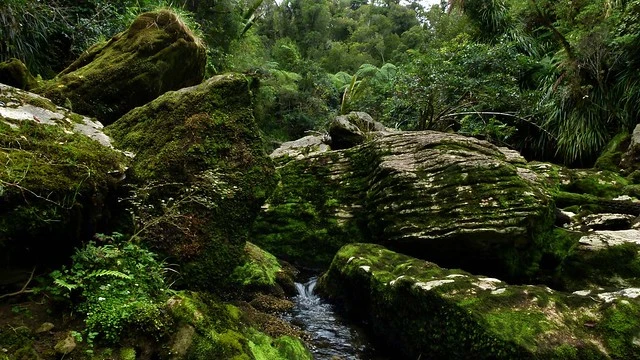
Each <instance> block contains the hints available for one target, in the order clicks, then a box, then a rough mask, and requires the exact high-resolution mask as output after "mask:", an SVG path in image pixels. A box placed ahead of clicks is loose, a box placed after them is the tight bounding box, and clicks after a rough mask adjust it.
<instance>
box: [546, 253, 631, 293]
mask: <svg viewBox="0 0 640 360" xmlns="http://www.w3.org/2000/svg"><path fill="white" fill-rule="evenodd" d="M638 250H639V248H638V246H637V245H636V244H632V243H627V244H622V245H616V246H609V247H607V248H606V249H600V250H596V251H592V250H580V249H576V250H575V251H573V252H572V253H571V254H570V256H568V257H567V258H566V259H565V260H564V261H563V264H562V266H561V272H559V273H558V285H560V286H562V287H563V288H565V289H568V290H570V291H575V290H582V289H585V288H590V287H594V286H599V287H607V288H609V287H619V286H620V285H621V284H620V280H621V279H625V280H623V282H624V285H625V286H629V285H631V286H640V281H639V279H640V257H639V256H638Z"/></svg>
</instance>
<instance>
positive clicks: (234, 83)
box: [106, 74, 275, 290]
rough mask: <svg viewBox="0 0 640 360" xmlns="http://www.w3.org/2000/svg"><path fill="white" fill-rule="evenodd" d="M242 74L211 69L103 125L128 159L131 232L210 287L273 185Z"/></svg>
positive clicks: (196, 283)
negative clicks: (211, 72) (191, 83)
mask: <svg viewBox="0 0 640 360" xmlns="http://www.w3.org/2000/svg"><path fill="white" fill-rule="evenodd" d="M251 84H252V82H251V81H249V79H247V78H245V77H244V76H242V75H237V74H229V75H224V76H217V77H213V78H211V79H209V80H207V81H206V82H204V83H203V84H200V85H197V86H194V87H190V88H184V89H181V90H179V91H172V92H168V93H166V94H164V95H162V96H161V97H159V98H158V99H156V100H154V101H152V102H150V103H149V104H147V105H145V106H142V107H138V108H136V109H134V110H132V111H131V112H129V113H127V114H126V115H125V116H123V117H122V118H120V119H119V120H118V121H116V122H115V123H113V124H111V125H109V126H107V127H106V130H107V131H108V133H109V134H111V135H112V136H113V138H114V140H115V144H117V146H118V147H119V148H121V149H123V150H127V151H131V152H133V153H135V157H134V158H133V160H132V163H131V169H130V172H131V178H130V184H131V185H132V186H133V191H132V195H131V196H130V198H131V199H132V201H131V203H132V209H131V211H132V212H133V214H134V219H136V223H135V226H136V230H135V231H133V232H134V233H135V237H137V238H140V239H141V241H142V242H144V243H145V244H147V246H149V247H151V248H152V249H154V250H155V251H157V252H159V253H161V254H163V256H168V257H169V258H170V259H171V261H172V262H174V263H178V264H179V265H180V272H181V274H182V275H183V279H184V280H185V281H186V283H187V286H189V287H190V288H192V289H193V288H196V289H209V290H220V289H221V288H222V284H223V283H227V282H228V281H229V279H230V275H231V273H232V272H233V270H234V268H236V267H237V266H238V265H240V264H241V263H242V262H243V259H244V246H245V241H246V240H247V235H248V228H249V225H250V224H251V223H252V222H253V220H254V218H255V216H256V215H257V213H258V211H259V210H260V206H261V205H262V204H263V202H264V201H265V199H266V198H267V196H269V194H270V193H271V191H272V189H273V186H274V185H275V176H274V166H273V163H272V161H271V159H270V158H269V157H268V156H267V154H266V153H265V152H264V150H263V149H264V147H263V143H262V139H261V137H260V134H259V131H258V129H257V126H256V124H255V120H254V118H253V108H252V103H251V97H250V86H251Z"/></svg>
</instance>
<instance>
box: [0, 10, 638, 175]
mask: <svg viewBox="0 0 640 360" xmlns="http://www.w3.org/2000/svg"><path fill="white" fill-rule="evenodd" d="M167 5H170V6H172V7H174V8H176V7H178V8H179V9H178V10H180V11H182V12H183V13H185V14H188V17H189V18H191V19H193V21H194V23H193V24H194V25H195V26H196V27H198V28H199V31H200V32H201V35H202V36H203V38H204V39H205V40H206V42H207V45H208V48H209V50H208V51H209V60H208V64H209V66H208V72H209V74H213V73H220V72H225V71H230V70H231V71H240V72H245V73H249V74H252V75H254V76H256V77H258V78H259V79H261V83H262V87H261V89H260V91H259V92H258V93H257V94H256V100H257V102H256V115H257V118H258V120H259V121H260V123H261V126H262V128H263V130H264V131H265V133H266V134H267V136H268V138H269V139H270V140H272V141H273V143H274V145H275V144H277V143H278V142H281V141H284V140H289V139H292V138H296V137H299V136H301V135H303V134H304V133H305V132H306V131H309V130H318V129H321V128H322V127H323V125H325V124H326V123H327V122H328V121H329V120H330V119H331V118H332V117H333V116H334V115H335V114H337V113H340V112H347V111H351V110H360V111H367V112H369V113H371V114H372V115H373V116H374V117H375V118H376V119H377V120H380V121H382V122H384V123H385V124H386V125H387V126H391V127H397V128H401V129H407V130H419V129H438V130H447V131H458V132H461V133H464V134H468V135H473V136H478V137H482V138H486V139H488V140H490V141H493V142H495V143H497V144H500V145H507V146H510V147H512V148H515V149H517V150H520V151H522V152H523V153H524V154H525V155H526V156H528V157H529V158H537V159H545V160H556V161H560V162H565V163H569V164H574V165H588V164H589V163H591V162H592V161H593V160H594V159H595V157H596V156H597V155H598V153H599V152H600V151H601V150H602V149H603V147H604V146H605V144H606V143H607V142H608V141H609V140H610V139H611V137H612V136H614V135H615V134H617V133H619V132H621V131H628V130H630V129H631V128H632V127H633V125H634V124H635V120H636V118H637V116H638V112H639V106H638V105H637V104H638V97H639V96H640V95H639V94H640V77H639V75H638V71H637V69H638V67H639V66H640V63H638V58H640V57H638V56H637V55H638V54H637V52H638V50H637V49H638V48H640V47H639V46H638V45H640V44H638V42H639V40H638V39H639V38H640V37H639V35H640V28H639V27H638V17H639V16H640V1H638V0H576V1H571V2H556V1H550V0H529V1H517V0H491V1H486V0H465V1H462V0H449V1H442V2H441V4H440V5H436V6H433V7H431V8H425V7H424V6H423V5H422V4H421V3H420V2H418V1H412V2H398V1H392V0H386V1H383V0H372V1H367V0H331V1H328V0H285V1H281V2H276V1H274V0H214V1H184V2H179V3H175V2H174V3H165V2H163V1H160V0H138V1H134V0H119V1H116V2H103V1H96V0H92V1H85V2H74V1H67V0H57V1H52V2H41V1H35V0H3V1H0V10H1V11H0V14H2V15H1V17H0V39H2V40H0V60H5V59H8V58H10V57H18V58H20V59H22V60H23V61H25V62H26V63H27V65H28V66H29V67H30V69H31V70H32V71H34V72H35V73H39V74H41V75H42V76H43V77H47V76H51V75H52V74H53V73H54V72H55V71H57V70H60V69H61V68H62V67H64V66H65V65H66V64H68V63H69V61H70V60H72V59H73V58H74V57H75V56H76V55H77V54H78V53H80V52H81V51H83V50H84V49H86V48H87V46H89V45H90V44H92V43H93V42H95V41H98V40H100V39H106V38H108V37H109V36H111V35H113V34H114V33H116V32H118V31H120V30H121V29H123V27H124V26H125V24H127V22H128V21H129V20H130V19H131V17H132V16H134V15H135V14H137V13H139V12H140V11H143V10H146V9H149V8H153V7H156V6H167Z"/></svg>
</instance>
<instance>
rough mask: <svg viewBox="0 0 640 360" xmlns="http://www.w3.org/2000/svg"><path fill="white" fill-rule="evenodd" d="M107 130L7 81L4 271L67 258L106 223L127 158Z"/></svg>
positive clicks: (0, 141)
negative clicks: (75, 247)
mask: <svg viewBox="0 0 640 360" xmlns="http://www.w3.org/2000/svg"><path fill="white" fill-rule="evenodd" d="M101 129H102V125H101V124H100V123H98V122H96V121H94V120H92V119H90V118H87V117H85V116H81V115H78V114H75V113H72V112H71V111H69V110H67V109H63V108H60V107H57V106H55V105H54V104H53V103H51V102H50V101H49V100H47V99H44V98H42V97H40V96H37V95H34V94H30V93H27V92H25V91H21V90H18V89H16V88H13V87H10V86H6V85H1V84H0V162H1V163H2V166H0V254H2V255H0V272H1V271H2V269H3V268H5V267H12V266H17V267H21V266H24V267H28V266H30V265H32V264H47V263H48V264H55V263H57V262H61V261H62V260H61V259H62V258H63V257H64V256H65V255H66V256H68V255H70V252H71V250H72V248H73V246H77V245H78V244H79V243H80V240H81V239H86V238H88V237H90V236H91V235H92V234H94V233H95V232H96V231H101V230H103V229H104V227H105V225H106V223H107V222H108V220H109V218H110V214H111V211H112V209H113V207H114V205H115V204H116V202H117V195H116V192H115V189H116V187H117V185H118V184H119V183H121V180H122V179H123V174H124V169H125V167H126V163H127V160H126V157H125V156H124V155H123V154H122V153H121V152H118V151H116V150H114V149H113V148H112V147H111V145H110V141H109V138H108V137H107V136H106V135H105V134H104V133H102V130H101Z"/></svg>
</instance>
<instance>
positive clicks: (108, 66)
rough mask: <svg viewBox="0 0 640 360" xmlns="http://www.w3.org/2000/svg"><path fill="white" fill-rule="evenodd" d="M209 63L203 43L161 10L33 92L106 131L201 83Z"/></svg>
mask: <svg viewBox="0 0 640 360" xmlns="http://www.w3.org/2000/svg"><path fill="white" fill-rule="evenodd" d="M205 63H206V50H205V47H204V46H203V44H202V43H201V40H200V39H199V38H197V37H196V36H195V35H194V34H193V33H192V32H191V30H189V28H188V27H186V26H185V24H184V23H183V22H182V20H181V19H180V18H179V17H178V16H177V15H176V14H175V13H173V12H171V11H168V10H160V11H157V12H148V13H144V14H142V15H140V16H138V18H137V19H136V20H135V21H134V22H133V23H132V24H131V26H130V27H129V29H127V30H126V31H124V32H122V33H120V34H118V35H116V36H114V37H113V38H112V39H111V40H109V41H108V42H106V43H100V44H96V45H94V46H93V47H91V48H90V49H89V50H87V51H86V52H85V53H84V54H83V55H82V56H81V57H80V58H78V60H76V61H75V62H74V63H73V64H71V65H70V66H69V67H68V68H67V69H65V70H64V71H62V72H61V73H60V74H59V75H58V76H57V77H56V78H55V79H53V80H51V81H49V82H47V83H46V84H44V85H43V86H41V87H39V88H36V89H34V90H33V91H34V92H36V93H39V94H41V95H43V96H45V97H47V98H49V99H51V100H53V102H55V103H56V104H58V105H61V106H66V107H71V108H73V110H74V111H76V112H79V113H81V114H86V115H90V116H94V117H96V118H98V120H100V121H102V122H103V123H104V124H105V125H106V124H110V123H112V122H114V121H115V120H116V119H118V118H119V117H120V116H122V115H124V114H125V113H126V112H128V111H129V110H131V109H133V108H134V107H136V106H140V105H144V104H146V103H147V102H149V101H151V100H153V99H155V98H156V97H158V96H159V95H161V94H163V93H165V92H167V91H169V90H177V89H180V88H183V87H186V86H192V85H195V84H198V83H200V82H201V81H202V78H203V76H204V67H205Z"/></svg>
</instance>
